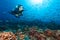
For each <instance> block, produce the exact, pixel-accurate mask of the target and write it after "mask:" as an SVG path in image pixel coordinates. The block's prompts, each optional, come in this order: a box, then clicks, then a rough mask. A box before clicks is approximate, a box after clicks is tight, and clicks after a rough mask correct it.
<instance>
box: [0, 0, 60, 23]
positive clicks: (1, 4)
mask: <svg viewBox="0 0 60 40" xmlns="http://www.w3.org/2000/svg"><path fill="white" fill-rule="evenodd" d="M18 4H21V5H23V7H24V10H25V11H24V12H23V16H20V17H19V18H16V17H15V16H14V15H12V14H9V11H11V10H12V9H14V8H15V7H16V5H18ZM32 4H33V3H30V0H0V21H1V20H2V21H6V20H9V21H12V22H17V20H18V21H20V22H21V21H23V22H25V21H28V22H31V21H34V20H35V21H37V20H38V21H40V20H41V21H43V22H50V21H54V22H55V23H57V24H60V0H43V3H42V5H41V4H38V5H35V4H34V5H32Z"/></svg>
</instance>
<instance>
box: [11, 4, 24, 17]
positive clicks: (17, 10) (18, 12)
mask: <svg viewBox="0 0 60 40" xmlns="http://www.w3.org/2000/svg"><path fill="white" fill-rule="evenodd" d="M23 11H24V10H23V6H22V5H18V6H16V8H15V9H14V10H12V11H11V14H13V15H14V16H16V17H19V16H21V15H22V12H23Z"/></svg>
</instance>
